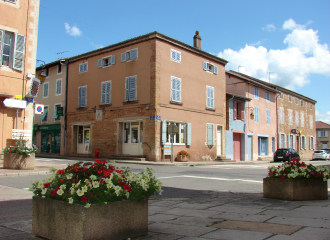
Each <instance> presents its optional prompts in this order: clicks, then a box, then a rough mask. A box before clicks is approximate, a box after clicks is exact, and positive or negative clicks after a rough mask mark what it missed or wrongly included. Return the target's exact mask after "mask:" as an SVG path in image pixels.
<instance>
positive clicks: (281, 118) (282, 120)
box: [280, 108, 284, 123]
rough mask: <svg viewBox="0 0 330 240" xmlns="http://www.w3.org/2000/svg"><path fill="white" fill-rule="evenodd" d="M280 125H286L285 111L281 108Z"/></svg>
mask: <svg viewBox="0 0 330 240" xmlns="http://www.w3.org/2000/svg"><path fill="white" fill-rule="evenodd" d="M280 123H284V109H283V108H280Z"/></svg>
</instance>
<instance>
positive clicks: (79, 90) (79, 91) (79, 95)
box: [78, 87, 81, 107]
mask: <svg viewBox="0 0 330 240" xmlns="http://www.w3.org/2000/svg"><path fill="white" fill-rule="evenodd" d="M80 106H81V87H79V88H78V107H80Z"/></svg>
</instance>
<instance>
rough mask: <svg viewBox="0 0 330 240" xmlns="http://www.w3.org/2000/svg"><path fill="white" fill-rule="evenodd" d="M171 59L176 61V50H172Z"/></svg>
mask: <svg viewBox="0 0 330 240" xmlns="http://www.w3.org/2000/svg"><path fill="white" fill-rule="evenodd" d="M171 59H172V60H176V52H175V51H174V50H171Z"/></svg>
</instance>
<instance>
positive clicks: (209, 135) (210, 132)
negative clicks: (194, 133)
mask: <svg viewBox="0 0 330 240" xmlns="http://www.w3.org/2000/svg"><path fill="white" fill-rule="evenodd" d="M213 138H214V136H213V124H207V145H208V146H213V145H214V144H213V141H214V139H213Z"/></svg>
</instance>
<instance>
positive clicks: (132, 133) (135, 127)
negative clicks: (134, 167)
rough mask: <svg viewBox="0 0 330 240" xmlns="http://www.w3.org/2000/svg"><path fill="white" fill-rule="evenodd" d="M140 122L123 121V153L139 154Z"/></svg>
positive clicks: (140, 148)
mask: <svg viewBox="0 0 330 240" xmlns="http://www.w3.org/2000/svg"><path fill="white" fill-rule="evenodd" d="M140 128H141V122H125V123H124V132H123V154H129V155H141V154H142V137H141V136H140V135H141V131H140V130H141V129H140Z"/></svg>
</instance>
